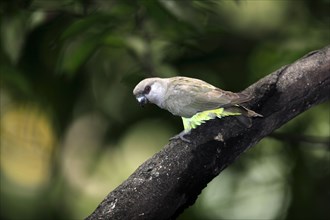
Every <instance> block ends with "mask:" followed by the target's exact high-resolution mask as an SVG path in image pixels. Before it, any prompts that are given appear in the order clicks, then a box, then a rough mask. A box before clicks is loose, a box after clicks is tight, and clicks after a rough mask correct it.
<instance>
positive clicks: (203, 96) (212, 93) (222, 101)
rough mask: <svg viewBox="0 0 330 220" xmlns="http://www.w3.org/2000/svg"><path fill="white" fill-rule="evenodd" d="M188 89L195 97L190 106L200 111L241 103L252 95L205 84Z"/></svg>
mask: <svg viewBox="0 0 330 220" xmlns="http://www.w3.org/2000/svg"><path fill="white" fill-rule="evenodd" d="M212 87H213V86H212ZM188 91H190V93H191V96H192V97H193V98H192V100H191V103H190V104H189V107H191V108H195V109H198V111H199V112H200V111H205V110H210V109H216V108H220V107H227V106H232V105H236V104H241V103H244V102H247V101H249V100H250V99H251V97H250V96H248V95H246V94H243V93H233V92H230V91H224V90H221V89H219V88H216V87H213V88H211V87H209V86H204V85H203V86H202V88H190V90H188ZM198 91H201V92H198Z"/></svg>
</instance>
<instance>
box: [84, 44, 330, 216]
mask: <svg viewBox="0 0 330 220" xmlns="http://www.w3.org/2000/svg"><path fill="white" fill-rule="evenodd" d="M246 92H249V93H251V94H253V95H254V99H253V100H252V101H251V102H250V103H248V104H247V107H249V108H251V109H253V110H255V111H256V112H258V113H260V114H262V115H263V116H264V117H263V118H255V119H253V125H252V127H251V128H245V127H242V126H241V125H240V124H239V123H237V121H236V119H235V120H233V118H232V117H226V118H223V119H221V120H218V119H215V120H211V121H209V122H208V123H206V124H203V125H202V126H199V127H198V128H197V129H195V130H193V131H192V133H191V135H190V136H187V137H188V138H189V139H190V140H191V143H186V142H183V141H181V140H174V141H171V142H169V143H168V144H167V145H166V146H165V147H164V148H163V149H162V150H161V151H160V152H158V153H157V154H155V155H154V156H153V157H151V158H150V159H148V160H147V161H146V162H144V163H143V164H142V165H141V166H140V167H139V168H138V169H137V170H136V171H135V172H134V173H133V174H132V175H131V176H130V177H129V178H128V179H127V180H126V181H124V182H123V183H122V184H121V185H120V186H118V187H117V188H116V189H115V190H113V191H112V192H110V193H109V194H108V195H107V196H106V198H105V199H104V200H103V201H102V202H101V203H100V204H99V206H98V207H97V208H96V210H95V211H94V212H93V213H92V214H91V215H90V216H88V217H87V218H86V219H88V220H95V219H113V220H115V219H121V220H122V219H175V218H176V217H177V216H178V215H179V214H180V213H181V212H183V210H184V209H186V208H187V207H189V206H190V205H192V204H193V203H194V202H195V200H196V199H197V197H198V195H199V194H200V192H201V191H202V190H203V188H205V187H206V185H207V184H208V183H209V182H210V181H211V180H212V179H213V178H214V177H216V176H217V175H218V174H219V173H220V172H221V171H222V170H223V169H225V168H226V167H227V166H229V165H230V164H231V163H233V162H234V160H235V159H236V158H237V157H238V156H239V155H240V154H242V153H243V152H244V151H245V150H247V149H248V148H250V147H251V146H253V145H255V144H256V143H257V142H258V141H260V140H261V139H262V138H263V137H265V136H267V135H269V134H270V133H272V132H273V131H274V130H275V129H277V128H279V127H280V126H281V125H283V124H285V123H286V122H288V121H290V120H291V119H292V118H294V117H295V116H297V115H299V114H300V113H302V112H304V111H305V110H307V109H309V108H311V107H312V106H314V105H317V104H319V103H321V102H324V101H327V100H329V99H330V46H328V47H326V48H323V49H321V50H318V51H313V52H311V53H309V54H307V55H306V56H304V57H302V58H301V59H299V60H297V61H296V62H294V63H292V64H290V65H287V66H284V67H282V68H280V69H279V70H277V71H275V72H274V73H272V74H270V75H268V76H266V77H264V78H262V79H261V80H259V81H258V82H256V83H255V84H253V85H251V86H250V87H248V88H247V89H246Z"/></svg>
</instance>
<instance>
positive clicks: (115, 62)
mask: <svg viewBox="0 0 330 220" xmlns="http://www.w3.org/2000/svg"><path fill="white" fill-rule="evenodd" d="M329 4H330V3H329V1H327V0H320V1H309V0H301V1H275V0H274V1H241V0H237V1H236V0H226V1H220V0H219V1H213V0H210V1H174V0H144V1H116V0H109V1H102V0H96V1H78V0H59V1H43V0H30V1H20V0H14V1H5V2H2V3H0V12H1V14H0V16H1V19H0V30H1V34H0V39H1V42H0V43H1V46H0V65H1V69H0V77H1V79H0V104H1V106H0V107H1V109H0V110H1V111H0V120H1V122H0V123H1V124H0V144H1V146H0V171H1V173H0V176H1V180H0V184H1V185H0V186H1V188H0V192H1V195H0V210H1V214H0V218H1V219H9V220H10V219H63V220H64V219H84V218H86V217H87V216H88V215H90V214H91V213H92V212H93V210H95V208H96V207H97V205H98V204H99V203H100V202H101V201H102V200H103V199H104V198H105V197H106V195H107V194H108V193H109V192H110V191H112V190H114V189H115V188H116V187H117V186H119V185H120V184H121V183H123V181H125V180H126V179H127V178H128V177H129V176H130V174H132V173H133V172H134V171H135V170H136V169H137V168H138V167H139V166H140V165H141V164H142V163H143V162H144V161H146V160H148V159H149V158H150V157H152V155H154V154H155V153H157V152H158V151H160V150H161V149H162V147H163V146H164V145H165V144H166V143H168V140H169V138H171V137H172V136H174V135H176V134H177V133H179V132H180V131H181V130H182V129H183V127H182V123H181V119H180V118H179V117H175V116H173V115H172V114H170V113H169V112H167V111H164V110H162V109H159V108H158V107H156V106H154V105H148V106H145V107H144V108H141V107H140V106H139V103H138V102H137V101H136V99H135V97H134V96H133V94H132V92H133V88H134V87H135V85H136V84H137V83H138V82H140V81H141V80H142V79H144V78H148V77H172V76H187V77H194V78H198V79H202V80H204V81H206V82H209V83H211V84H212V85H214V86H217V87H219V88H222V89H224V90H230V91H233V92H238V91H242V90H244V89H245V88H246V87H248V86H249V85H251V84H253V83H254V82H256V81H257V80H259V79H260V78H262V77H264V76H266V75H267V74H269V73H271V72H272V71H275V70H276V69H278V68H280V67H281V66H284V65H286V64H289V63H291V62H293V61H295V60H296V59H298V58H300V57H302V56H303V55H304V54H306V53H307V52H310V51H312V50H317V49H320V48H322V47H325V46H326V45H327V44H329V42H330V41H329V39H330V30H329V26H330V24H329V21H330V20H329V12H328V10H326V9H329V7H330V5H329ZM329 111H330V104H329V102H327V103H322V104H320V105H318V106H315V107H313V108H311V109H310V110H308V111H307V112H305V113H303V114H301V115H299V116H298V117H297V118H294V119H293V120H291V121H290V122H289V123H287V124H285V125H284V126H283V127H281V128H279V129H278V130H277V131H276V132H275V133H274V135H270V136H269V137H266V138H264V139H263V140H262V141H261V142H260V143H258V144H257V145H256V146H255V147H252V148H251V149H249V150H248V151H247V152H245V154H244V155H243V156H241V157H240V158H238V159H237V160H236V162H235V163H234V164H232V165H231V166H230V167H228V168H227V169H226V170H224V171H223V172H222V173H221V174H220V175H219V176H218V177H216V178H215V179H214V180H213V181H212V182H211V183H210V184H209V185H208V186H207V187H206V188H205V189H204V190H203V192H202V193H201V194H200V195H199V198H198V199H197V201H196V203H195V204H194V205H192V206H191V207H190V208H189V209H187V210H185V211H184V212H183V214H182V215H181V216H179V217H178V219H180V220H184V219H189V220H198V219H233V220H234V219H269V220H271V219H283V220H284V219H302V218H305V219H329V218H330V212H329V209H328V207H327V202H328V201H329V195H328V194H327V193H329V192H328V188H329V184H330V170H329V158H330V151H329V150H330V149H329V148H330V146H329V138H330V124H329V121H330V116H329ZM137 190H138V189H137Z"/></svg>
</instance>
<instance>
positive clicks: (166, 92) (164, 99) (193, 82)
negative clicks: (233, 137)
mask: <svg viewBox="0 0 330 220" xmlns="http://www.w3.org/2000/svg"><path fill="white" fill-rule="evenodd" d="M133 95H134V96H135V97H136V99H137V101H138V102H139V103H140V105H141V106H144V105H146V104H148V103H152V104H155V105H157V106H158V107H160V108H162V109H165V110H167V111H169V112H170V113H172V114H173V115H175V116H180V117H181V118H182V121H183V127H184V130H183V131H182V132H181V133H180V134H178V135H176V136H174V137H173V138H171V139H175V138H180V139H181V140H183V141H186V142H190V140H188V139H187V138H185V137H184V136H185V135H187V134H189V133H190V132H191V130H192V129H195V128H196V127H198V126H199V125H201V124H202V123H205V122H206V121H208V120H211V119H215V118H222V117H226V116H236V118H237V119H238V120H239V121H240V122H241V123H243V124H244V125H245V126H247V127H250V126H251V118H253V117H263V116H262V115H261V114H258V113H256V112H254V111H252V110H250V109H248V108H246V107H244V106H242V105H241V104H242V103H246V102H248V101H250V100H251V99H252V97H251V96H250V95H248V94H246V93H242V92H239V93H234V92H230V91H225V90H222V89H220V88H217V87H215V86H213V85H211V84H209V83H207V82H205V81H203V80H200V79H195V78H190V77H184V76H175V77H170V78H159V77H152V78H146V79H143V80H142V81H141V82H139V83H138V84H137V85H136V86H135V88H134V90H133Z"/></svg>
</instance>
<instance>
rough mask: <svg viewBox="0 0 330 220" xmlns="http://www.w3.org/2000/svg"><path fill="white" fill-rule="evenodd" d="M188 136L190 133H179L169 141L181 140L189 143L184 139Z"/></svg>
mask: <svg viewBox="0 0 330 220" xmlns="http://www.w3.org/2000/svg"><path fill="white" fill-rule="evenodd" d="M187 134H190V131H188V132H186V131H181V132H180V133H179V134H177V135H175V136H173V137H171V138H170V140H175V139H179V138H180V139H181V140H183V141H184V142H187V143H190V140H188V139H187V138H185V137H184V136H185V135H187Z"/></svg>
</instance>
